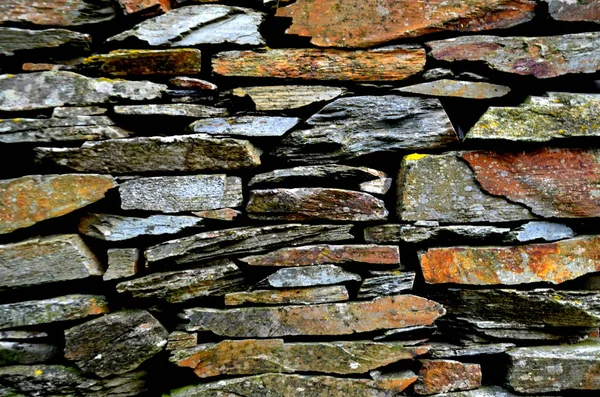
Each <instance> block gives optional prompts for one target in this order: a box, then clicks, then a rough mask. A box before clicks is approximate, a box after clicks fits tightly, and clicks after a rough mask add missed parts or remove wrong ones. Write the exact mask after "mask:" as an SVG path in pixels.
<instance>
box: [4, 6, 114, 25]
mask: <svg viewBox="0 0 600 397" xmlns="http://www.w3.org/2000/svg"><path fill="white" fill-rule="evenodd" d="M115 16H116V12H115V9H114V7H113V2H112V0H94V1H89V0H37V1H34V0H2V1H1V2H0V23H2V22H20V23H31V24H35V25H42V26H78V25H86V24H91V23H98V22H104V21H109V20H111V19H113V18H115Z"/></svg>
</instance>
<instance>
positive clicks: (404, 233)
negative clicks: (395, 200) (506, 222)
mask: <svg viewBox="0 0 600 397" xmlns="http://www.w3.org/2000/svg"><path fill="white" fill-rule="evenodd" d="M510 232H511V229H510V228H506V227H504V228H503V227H496V226H480V225H448V226H440V225H439V223H438V222H435V221H421V222H416V223H415V224H413V225H397V224H387V225H377V226H369V227H366V228H365V230H364V236H365V241H367V242H369V243H378V244H391V243H399V242H405V243H422V242H425V241H448V240H450V241H454V240H458V241H465V240H470V241H481V240H483V241H485V240H500V239H501V238H502V237H504V236H507V235H508V234H509V233H510Z"/></svg>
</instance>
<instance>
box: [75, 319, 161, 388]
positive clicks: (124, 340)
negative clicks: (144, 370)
mask: <svg viewBox="0 0 600 397" xmlns="http://www.w3.org/2000/svg"><path fill="white" fill-rule="evenodd" d="M167 336H168V332H167V330H166V329H165V328H164V327H163V326H162V325H161V324H160V323H159V322H158V320H157V319H155V318H154V317H153V316H152V315H151V314H150V313H148V312H147V311H145V310H123V311H120V312H116V313H111V314H108V315H106V316H103V317H100V318H97V319H94V320H91V321H88V322H85V323H83V324H80V325H76V326H75V327H72V328H70V329H68V330H66V331H65V357H66V358H67V359H69V360H73V361H76V364H77V366H78V367H79V368H81V369H82V370H83V371H85V372H90V373H93V374H95V375H97V376H100V377H102V378H105V377H107V376H109V375H119V374H124V373H126V372H129V371H132V370H134V369H136V368H137V367H138V366H139V365H140V364H141V363H143V362H144V361H146V360H148V359H149V358H151V357H152V356H154V355H155V354H157V353H160V352H161V351H162V350H163V348H164V347H165V345H166V344H167Z"/></svg>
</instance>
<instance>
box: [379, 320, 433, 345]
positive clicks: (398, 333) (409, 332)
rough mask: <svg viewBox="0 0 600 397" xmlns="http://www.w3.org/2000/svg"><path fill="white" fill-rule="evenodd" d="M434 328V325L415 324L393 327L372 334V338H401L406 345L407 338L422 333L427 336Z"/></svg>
mask: <svg viewBox="0 0 600 397" xmlns="http://www.w3.org/2000/svg"><path fill="white" fill-rule="evenodd" d="M436 330H437V326H436V325H415V326H412V327H404V328H393V329H390V330H387V331H385V332H383V333H381V334H380V335H376V336H374V337H373V340H376V341H381V340H401V341H402V342H403V343H405V344H406V345H407V346H408V345H409V342H407V341H406V340H407V339H414V338H415V337H418V336H423V335H427V336H429V335H430V334H432V333H433V332H435V331H436ZM415 342H416V344H420V343H422V342H421V340H416V341H415ZM411 343H412V341H411Z"/></svg>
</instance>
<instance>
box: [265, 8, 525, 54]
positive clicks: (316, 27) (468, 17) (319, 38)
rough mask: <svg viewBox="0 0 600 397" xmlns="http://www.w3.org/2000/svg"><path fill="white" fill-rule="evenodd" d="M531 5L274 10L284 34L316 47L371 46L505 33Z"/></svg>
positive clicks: (523, 17) (520, 21) (521, 17)
mask: <svg viewBox="0 0 600 397" xmlns="http://www.w3.org/2000/svg"><path fill="white" fill-rule="evenodd" d="M535 6H536V4H535V2H534V1H531V0H471V1H468V2H465V1H458V0H451V1H442V0H429V1H427V2H426V3H425V4H423V3H422V2H415V1H411V0H298V1H296V2H295V3H294V4H292V5H289V6H287V7H283V8H279V9H278V10H277V13H276V16H278V17H291V18H292V26H291V27H290V28H289V29H288V30H287V31H286V33H288V34H295V35H299V36H304V37H311V38H312V39H311V43H313V44H315V45H317V46H320V47H350V48H353V47H354V48H356V47H371V46H375V45H378V44H382V43H385V42H388V41H393V40H397V39H401V38H406V37H416V36H421V35H424V34H428V33H434V32H441V31H459V32H465V31H466V32H473V31H481V30H490V29H503V28H509V27H512V26H515V25H518V24H521V23H524V22H527V21H529V20H531V19H532V18H533V16H534V10H535Z"/></svg>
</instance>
